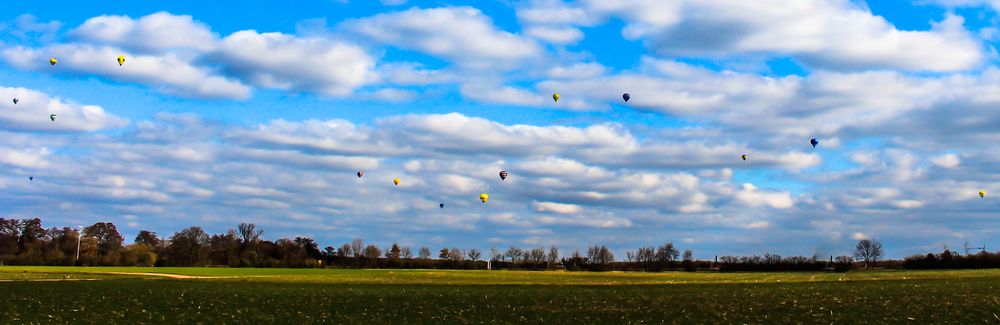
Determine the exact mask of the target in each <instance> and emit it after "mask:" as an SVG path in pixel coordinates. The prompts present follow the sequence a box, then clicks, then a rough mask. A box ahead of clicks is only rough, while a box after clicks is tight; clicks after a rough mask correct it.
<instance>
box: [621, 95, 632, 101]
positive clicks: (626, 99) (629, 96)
mask: <svg viewBox="0 0 1000 325" xmlns="http://www.w3.org/2000/svg"><path fill="white" fill-rule="evenodd" d="M631 98H632V95H629V94H628V93H625V94H623V95H622V99H624V100H625V102H626V103H628V100H629V99H631Z"/></svg>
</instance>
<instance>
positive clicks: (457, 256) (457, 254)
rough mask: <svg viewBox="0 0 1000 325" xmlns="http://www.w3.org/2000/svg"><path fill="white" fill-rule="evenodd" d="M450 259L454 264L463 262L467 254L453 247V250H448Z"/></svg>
mask: <svg viewBox="0 0 1000 325" xmlns="http://www.w3.org/2000/svg"><path fill="white" fill-rule="evenodd" d="M448 259H449V260H451V261H452V262H461V261H463V260H465V253H463V252H462V249H461V248H458V247H452V248H451V250H448Z"/></svg>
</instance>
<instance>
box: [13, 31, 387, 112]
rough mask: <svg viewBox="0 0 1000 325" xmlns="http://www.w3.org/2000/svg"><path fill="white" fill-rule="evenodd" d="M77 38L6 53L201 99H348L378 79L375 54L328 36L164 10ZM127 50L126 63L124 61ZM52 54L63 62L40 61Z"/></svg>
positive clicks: (16, 62) (32, 65)
mask: <svg viewBox="0 0 1000 325" xmlns="http://www.w3.org/2000/svg"><path fill="white" fill-rule="evenodd" d="M70 36H72V39H71V41H70V42H67V43H62V44H51V45H47V46H43V47H40V48H30V47H24V46H14V47H8V48H6V49H4V50H3V51H2V52H0V56H2V58H3V60H4V61H6V62H7V63H9V64H11V65H12V66H14V67H16V68H19V69H25V70H33V71H42V72H47V73H74V74H86V75H98V76H102V77H105V78H108V79H112V80H117V81H123V82H136V83H140V84H145V85H149V86H152V87H154V88H156V89H158V90H160V91H162V92H165V93H170V94H176V95H181V96H186V97H197V98H233V99H245V98H248V97H249V96H250V92H251V90H252V88H251V86H250V85H255V86H258V87H263V88H274V89H282V90H288V91H297V92H313V93H319V94H323V95H328V96H346V95H349V94H351V93H352V92H353V91H354V90H355V89H357V88H359V87H361V86H362V85H364V84H366V83H368V82H372V81H375V80H377V77H376V75H375V73H374V68H375V61H376V59H375V58H374V57H372V56H371V55H370V54H368V53H367V52H366V51H365V50H364V49H362V48H360V47H359V46H357V45H354V44H351V43H347V42H344V41H340V40H336V39H333V38H332V37H331V36H328V35H325V36H308V37H306V36H296V35H288V34H282V33H258V32H256V31H253V30H244V31H237V32H234V33H232V34H230V35H227V36H225V37H220V36H219V35H218V34H216V33H214V32H212V30H211V28H210V27H209V26H207V25H205V24H204V23H201V22H198V21H196V20H194V19H193V18H192V17H191V16H186V15H174V14H171V13H167V12H158V13H154V14H151V15H147V16H143V17H140V18H138V19H133V18H131V17H128V16H98V17H94V18H91V19H88V20H87V21H85V22H84V23H83V24H82V25H81V26H79V27H77V28H76V29H74V30H73V31H71V32H70ZM119 55H124V56H125V57H126V61H125V62H126V64H125V66H118V64H117V62H116V60H115V58H117V57H118V56H119ZM49 56H54V57H57V58H58V59H59V60H60V62H59V64H58V65H55V66H49V64H48V63H47V62H46V61H45V60H42V59H40V58H47V57H49Z"/></svg>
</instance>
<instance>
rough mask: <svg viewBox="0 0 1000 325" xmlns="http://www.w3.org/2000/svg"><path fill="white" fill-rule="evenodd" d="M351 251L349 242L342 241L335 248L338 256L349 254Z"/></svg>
mask: <svg viewBox="0 0 1000 325" xmlns="http://www.w3.org/2000/svg"><path fill="white" fill-rule="evenodd" d="M353 252H354V250H353V249H352V248H351V244H349V243H344V244H343V245H340V248H338V249H337V255H339V256H340V257H348V256H351V253H353Z"/></svg>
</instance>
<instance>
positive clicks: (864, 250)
mask: <svg viewBox="0 0 1000 325" xmlns="http://www.w3.org/2000/svg"><path fill="white" fill-rule="evenodd" d="M882 255H883V252H882V243H880V242H879V241H878V240H875V239H862V240H860V241H858V244H857V245H855V246H854V256H855V257H857V258H858V259H860V260H863V261H865V268H866V269H868V268H871V265H872V264H875V263H878V260H880V259H882Z"/></svg>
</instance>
